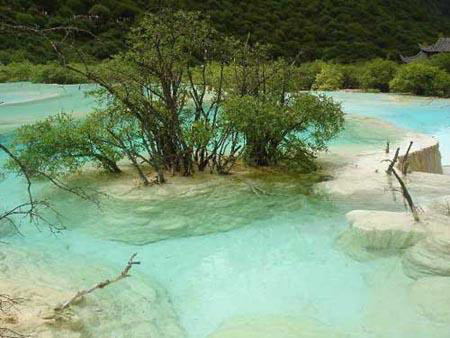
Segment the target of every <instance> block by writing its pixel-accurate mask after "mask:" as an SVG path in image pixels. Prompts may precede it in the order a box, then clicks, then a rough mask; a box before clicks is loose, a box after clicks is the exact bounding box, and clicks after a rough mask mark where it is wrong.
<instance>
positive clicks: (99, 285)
mask: <svg viewBox="0 0 450 338" xmlns="http://www.w3.org/2000/svg"><path fill="white" fill-rule="evenodd" d="M136 255H137V253H134V254H133V255H132V256H131V257H130V259H129V260H128V263H127V265H126V266H125V268H124V269H123V270H122V272H121V273H120V274H119V275H118V276H116V277H115V278H113V279H106V280H104V281H102V282H100V283H97V284H95V285H94V286H92V287H91V288H89V289H85V290H81V291H78V292H77V293H76V294H75V295H74V296H73V297H72V298H70V299H69V300H67V301H65V302H64V303H62V304H60V305H58V306H57V307H56V308H55V311H56V312H61V311H63V310H65V309H67V308H68V307H69V306H70V305H72V304H73V303H75V302H76V301H78V300H79V299H81V298H82V297H83V296H85V295H87V294H89V293H91V292H94V291H95V290H97V289H103V288H105V287H107V286H108V285H110V284H112V283H115V282H118V281H120V280H121V279H124V278H127V277H129V276H130V274H129V272H130V270H131V268H132V267H133V265H137V264H141V262H136V261H135V260H134V259H135V258H136Z"/></svg>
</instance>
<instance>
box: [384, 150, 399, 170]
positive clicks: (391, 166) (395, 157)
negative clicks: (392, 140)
mask: <svg viewBox="0 0 450 338" xmlns="http://www.w3.org/2000/svg"><path fill="white" fill-rule="evenodd" d="M399 152H400V148H397V151H396V152H395V155H394V159H393V160H392V161H391V164H390V165H389V167H388V169H387V170H386V174H388V175H391V174H392V171H393V170H394V166H395V163H397V160H398V154H399Z"/></svg>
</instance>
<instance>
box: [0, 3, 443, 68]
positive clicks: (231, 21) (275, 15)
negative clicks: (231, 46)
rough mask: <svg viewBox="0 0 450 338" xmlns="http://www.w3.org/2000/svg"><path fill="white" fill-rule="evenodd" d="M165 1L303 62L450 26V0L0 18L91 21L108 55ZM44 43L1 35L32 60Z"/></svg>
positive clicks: (359, 56)
mask: <svg viewBox="0 0 450 338" xmlns="http://www.w3.org/2000/svg"><path fill="white" fill-rule="evenodd" d="M161 6H164V7H170V8H172V9H177V10H180V9H181V10H186V11H200V12H202V14H203V16H210V17H211V18H214V20H213V21H212V24H213V26H214V28H215V29H216V30H218V31H220V32H223V33H224V34H226V35H230V36H233V37H236V38H239V39H241V40H246V39H248V38H249V41H250V43H252V44H254V43H256V42H260V43H263V44H270V45H271V54H272V56H274V57H279V56H282V57H290V58H292V57H295V56H296V55H300V58H301V61H303V62H304V61H312V60H315V59H322V60H334V61H337V62H344V63H348V62H354V61H357V60H368V59H373V58H376V57H383V58H389V59H397V58H398V55H399V54H403V55H408V54H413V53H414V52H416V51H417V50H416V46H417V43H431V42H434V41H435V40H436V38H437V36H438V35H439V33H440V32H449V29H450V16H449V14H448V1H447V0H414V1H404V0H390V1H386V0H358V1H357V0H349V1H335V0H321V1H319V0H308V1H304V0H289V1H280V0H252V1H235V0H221V1H215V0H214V1H213V0H208V1H205V0H182V1H181V0H165V1H161V0H99V1H91V0H58V1H56V0H30V1H12V0H3V1H1V2H0V12H1V13H2V19H3V17H6V19H8V21H15V22H17V23H22V24H28V25H39V26H41V27H43V28H49V27H54V26H57V25H71V26H76V27H80V28H81V27H83V28H88V29H89V30H91V31H92V32H93V33H95V34H96V35H97V37H98V39H97V40H95V42H94V40H93V39H92V37H86V36H84V35H82V34H80V35H77V37H76V42H77V47H78V48H80V49H82V50H83V51H91V50H92V46H93V45H97V46H98V45H101V44H103V43H104V44H106V45H110V46H115V47H116V48H113V49H110V50H109V53H108V47H106V48H100V49H101V50H102V52H101V53H97V54H95V55H96V56H97V57H100V58H108V57H110V56H111V55H113V54H115V53H117V52H118V51H119V50H125V49H126V46H125V45H124V44H123V43H122V41H123V40H124V37H125V35H126V34H127V32H128V31H129V29H130V27H131V26H132V25H133V24H134V23H135V22H136V20H139V19H140V18H141V16H142V15H143V13H145V12H146V11H152V12H155V11H156V10H157V9H159V8H160V7H161ZM74 15H75V17H74ZM95 16H100V19H98V18H96V17H95ZM42 45H43V41H42V40H39V38H38V37H36V36H35V37H30V36H27V37H23V38H19V39H18V38H17V34H15V33H12V34H3V35H2V36H0V46H2V47H1V48H2V49H4V50H11V51H19V50H21V51H24V52H25V54H26V56H27V59H28V60H30V61H31V62H33V63H44V62H47V61H49V60H54V59H55V58H56V56H55V55H54V53H53V52H52V50H51V48H50V47H49V46H48V45H45V48H42ZM117 47H119V50H118V49H117ZM11 61H18V60H17V59H12V60H11ZM71 61H73V62H76V61H79V60H76V59H71Z"/></svg>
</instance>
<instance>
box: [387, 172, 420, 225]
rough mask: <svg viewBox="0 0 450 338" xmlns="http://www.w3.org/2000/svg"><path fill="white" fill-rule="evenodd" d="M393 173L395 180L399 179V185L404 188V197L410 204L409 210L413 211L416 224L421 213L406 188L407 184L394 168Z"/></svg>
mask: <svg viewBox="0 0 450 338" xmlns="http://www.w3.org/2000/svg"><path fill="white" fill-rule="evenodd" d="M392 173H393V174H394V176H395V178H396V179H397V181H398V183H399V184H400V187H401V188H402V195H403V197H404V198H405V200H406V201H407V202H408V205H409V208H410V209H411V212H412V214H413V217H414V220H415V221H416V222H419V221H420V218H419V213H418V210H417V207H416V206H415V204H414V202H413V200H412V197H411V194H410V193H409V191H408V189H407V188H406V184H405V182H403V180H402V179H401V178H400V176H399V175H398V174H397V172H396V171H395V169H394V168H392Z"/></svg>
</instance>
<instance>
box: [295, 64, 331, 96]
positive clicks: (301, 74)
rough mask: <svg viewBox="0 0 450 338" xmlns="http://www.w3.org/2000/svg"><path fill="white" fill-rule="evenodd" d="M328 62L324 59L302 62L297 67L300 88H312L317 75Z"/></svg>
mask: <svg viewBox="0 0 450 338" xmlns="http://www.w3.org/2000/svg"><path fill="white" fill-rule="evenodd" d="M325 65H326V63H325V62H323V61H314V62H307V63H302V64H301V65H300V66H299V67H298V68H297V72H298V74H297V78H298V86H299V89H300V90H311V88H312V86H313V84H314V82H315V81H316V77H317V75H318V74H319V73H320V72H321V71H322V67H323V66H325Z"/></svg>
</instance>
